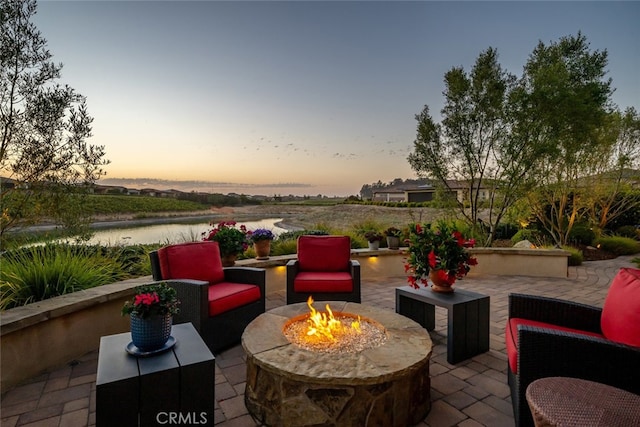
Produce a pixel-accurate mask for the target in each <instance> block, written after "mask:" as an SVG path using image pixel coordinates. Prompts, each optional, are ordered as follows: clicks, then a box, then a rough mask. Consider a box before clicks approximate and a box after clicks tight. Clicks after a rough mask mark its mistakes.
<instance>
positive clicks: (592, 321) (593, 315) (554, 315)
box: [509, 294, 602, 333]
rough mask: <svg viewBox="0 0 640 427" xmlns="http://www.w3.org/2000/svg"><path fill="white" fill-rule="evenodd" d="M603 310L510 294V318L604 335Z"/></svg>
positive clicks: (589, 306) (553, 299) (568, 302)
mask: <svg viewBox="0 0 640 427" xmlns="http://www.w3.org/2000/svg"><path fill="white" fill-rule="evenodd" d="M601 316H602V308H600V307H594V306H591V305H586V304H581V303H577V302H572V301H567V300H561V299H556V298H548V297H541V296H536V295H525V294H509V318H510V319H511V318H514V317H518V318H521V319H528V320H537V321H539V322H546V323H551V324H554V325H558V326H564V327H566V328H572V329H579V330H582V331H589V332H597V333H602V330H601V329H600V317H601Z"/></svg>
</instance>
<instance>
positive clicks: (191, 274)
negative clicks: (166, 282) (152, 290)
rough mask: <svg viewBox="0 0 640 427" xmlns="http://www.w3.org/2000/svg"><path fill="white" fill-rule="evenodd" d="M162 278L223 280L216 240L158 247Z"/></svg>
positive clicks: (213, 281)
mask: <svg viewBox="0 0 640 427" xmlns="http://www.w3.org/2000/svg"><path fill="white" fill-rule="evenodd" d="M158 260H159V262H160V274H162V278H163V279H193V280H204V281H205V282H209V283H217V282H221V281H222V280H224V270H223V269H222V261H221V259H220V249H219V247H218V242H210V241H206V242H189V243H181V244H177V245H170V246H165V247H162V248H160V249H158Z"/></svg>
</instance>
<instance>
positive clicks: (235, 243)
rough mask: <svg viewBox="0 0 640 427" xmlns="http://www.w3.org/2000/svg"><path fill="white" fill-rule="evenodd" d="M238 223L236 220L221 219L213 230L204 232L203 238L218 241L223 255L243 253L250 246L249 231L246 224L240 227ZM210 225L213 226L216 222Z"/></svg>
mask: <svg viewBox="0 0 640 427" xmlns="http://www.w3.org/2000/svg"><path fill="white" fill-rule="evenodd" d="M236 224H237V223H236V222H235V221H221V222H219V223H217V224H216V225H215V227H214V228H213V229H212V230H209V231H206V232H204V233H202V236H203V240H211V241H214V242H218V245H219V247H220V255H221V256H223V257H225V256H229V255H237V254H241V253H242V252H244V251H246V250H247V248H248V247H249V241H248V236H247V235H248V234H249V231H248V230H247V227H246V226H245V225H244V224H243V225H240V226H239V227H236ZM209 225H211V226H213V225H214V223H213V222H212V223H210V224H209Z"/></svg>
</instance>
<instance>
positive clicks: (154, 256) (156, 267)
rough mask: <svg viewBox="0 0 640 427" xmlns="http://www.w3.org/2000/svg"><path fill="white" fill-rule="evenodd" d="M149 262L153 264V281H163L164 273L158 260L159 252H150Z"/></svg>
mask: <svg viewBox="0 0 640 427" xmlns="http://www.w3.org/2000/svg"><path fill="white" fill-rule="evenodd" d="M149 261H150V262H151V276H152V277H153V280H162V273H161V272H160V258H158V251H151V252H149Z"/></svg>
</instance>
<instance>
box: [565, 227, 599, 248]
mask: <svg viewBox="0 0 640 427" xmlns="http://www.w3.org/2000/svg"><path fill="white" fill-rule="evenodd" d="M595 238H596V233H594V232H593V230H592V229H591V227H590V226H589V225H588V224H584V223H579V224H575V225H574V226H573V227H571V231H569V241H570V242H572V243H575V244H581V245H590V244H591V243H593V239H595Z"/></svg>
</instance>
